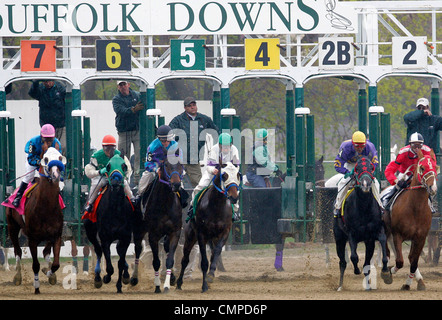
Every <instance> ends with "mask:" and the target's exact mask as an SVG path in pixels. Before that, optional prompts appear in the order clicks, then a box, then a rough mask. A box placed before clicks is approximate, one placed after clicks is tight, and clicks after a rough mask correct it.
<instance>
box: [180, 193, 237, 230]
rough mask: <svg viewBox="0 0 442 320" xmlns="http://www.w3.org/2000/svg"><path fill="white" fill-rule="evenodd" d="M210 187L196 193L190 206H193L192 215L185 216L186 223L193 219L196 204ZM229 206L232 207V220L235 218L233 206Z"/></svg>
mask: <svg viewBox="0 0 442 320" xmlns="http://www.w3.org/2000/svg"><path fill="white" fill-rule="evenodd" d="M210 187H211V186H210V185H209V186H208V187H205V188H204V189H203V190H201V191H200V192H198V193H197V194H196V196H195V199H193V203H192V206H193V211H192V215H189V216H187V218H186V222H188V221H190V220H192V219H194V218H195V214H196V208H197V206H198V203H199V202H200V200H201V198H202V197H203V195H204V194H205V193H206V191H207V190H209V188H210ZM231 206H232V219H233V217H234V216H235V210H234V208H233V204H232V205H231Z"/></svg>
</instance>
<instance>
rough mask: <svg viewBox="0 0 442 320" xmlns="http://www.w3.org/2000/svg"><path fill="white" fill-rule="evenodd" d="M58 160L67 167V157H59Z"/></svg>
mask: <svg viewBox="0 0 442 320" xmlns="http://www.w3.org/2000/svg"><path fill="white" fill-rule="evenodd" d="M58 160H60V161H61V163H63V164H64V165H66V163H67V160H66V157H65V156H59V157H58Z"/></svg>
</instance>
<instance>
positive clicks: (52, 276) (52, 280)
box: [49, 273, 57, 285]
mask: <svg viewBox="0 0 442 320" xmlns="http://www.w3.org/2000/svg"><path fill="white" fill-rule="evenodd" d="M49 283H50V284H51V285H54V284H56V283H57V276H56V275H55V273H53V274H52V275H51V276H50V277H49Z"/></svg>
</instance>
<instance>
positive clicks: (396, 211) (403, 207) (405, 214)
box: [384, 150, 437, 290]
mask: <svg viewBox="0 0 442 320" xmlns="http://www.w3.org/2000/svg"><path fill="white" fill-rule="evenodd" d="M418 159H419V161H418V163H417V165H415V168H414V172H413V177H412V180H411V184H410V186H409V187H408V188H406V189H405V190H403V192H402V193H401V194H399V196H398V197H397V199H396V201H395V202H394V204H393V206H392V208H391V214H384V221H385V225H386V229H387V235H388V236H389V238H390V236H391V237H392V240H393V244H394V251H395V257H396V266H394V267H390V273H391V274H390V277H391V279H390V281H392V276H391V275H392V274H396V273H397V271H398V270H399V269H400V268H402V267H403V265H404V257H403V256H402V242H403V241H406V240H410V241H411V248H410V253H409V255H408V259H409V261H410V274H409V275H408V277H407V280H406V282H405V284H404V285H403V286H402V290H410V286H411V284H412V282H413V279H414V278H415V277H416V280H417V281H418V286H417V289H418V290H425V284H424V282H423V278H422V275H421V273H420V272H419V269H418V261H419V256H420V255H421V252H422V249H423V247H424V245H425V239H426V238H427V235H428V232H429V230H430V226H431V210H430V207H429V204H428V201H429V200H428V195H429V194H430V195H431V196H433V195H434V194H435V193H436V191H437V186H436V175H437V173H436V171H437V166H436V157H435V156H434V153H433V152H432V153H431V156H428V155H425V156H424V155H423V154H422V152H421V151H420V150H419V151H418ZM386 283H388V282H386ZM390 283H391V282H390Z"/></svg>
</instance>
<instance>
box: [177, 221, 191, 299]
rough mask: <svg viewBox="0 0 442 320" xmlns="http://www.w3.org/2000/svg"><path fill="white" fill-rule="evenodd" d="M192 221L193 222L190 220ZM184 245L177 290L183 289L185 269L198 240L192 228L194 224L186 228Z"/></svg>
mask: <svg viewBox="0 0 442 320" xmlns="http://www.w3.org/2000/svg"><path fill="white" fill-rule="evenodd" d="M189 223H192V222H189ZM184 230H185V231H184V238H185V242H184V246H183V258H182V259H181V271H180V276H179V277H178V280H177V283H176V284H177V286H176V288H177V290H181V286H182V284H183V277H184V271H185V270H186V268H187V265H188V264H189V256H190V253H191V251H192V248H193V246H194V245H195V242H196V233H195V230H194V229H193V228H192V226H189V227H188V228H185V229H184Z"/></svg>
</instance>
